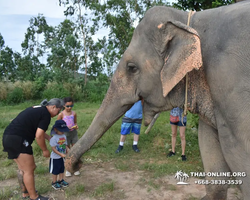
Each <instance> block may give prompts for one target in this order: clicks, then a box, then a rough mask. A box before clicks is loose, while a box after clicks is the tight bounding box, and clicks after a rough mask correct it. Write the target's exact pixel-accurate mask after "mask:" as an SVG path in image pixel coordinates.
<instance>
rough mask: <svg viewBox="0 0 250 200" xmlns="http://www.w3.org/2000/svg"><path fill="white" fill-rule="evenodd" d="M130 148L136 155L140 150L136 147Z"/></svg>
mask: <svg viewBox="0 0 250 200" xmlns="http://www.w3.org/2000/svg"><path fill="white" fill-rule="evenodd" d="M132 148H133V150H134V152H136V153H139V152H140V150H139V149H138V147H137V145H133V146H132Z"/></svg>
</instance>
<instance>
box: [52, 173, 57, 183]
mask: <svg viewBox="0 0 250 200" xmlns="http://www.w3.org/2000/svg"><path fill="white" fill-rule="evenodd" d="M52 181H53V183H55V182H56V181H57V175H54V174H52Z"/></svg>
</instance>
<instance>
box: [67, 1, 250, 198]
mask: <svg viewBox="0 0 250 200" xmlns="http://www.w3.org/2000/svg"><path fill="white" fill-rule="evenodd" d="M249 10H250V1H243V2H239V3H237V4H233V5H230V6H225V7H220V8H216V9H210V10H205V11H202V12H197V13H194V14H193V15H192V17H191V21H190V27H187V25H186V24H187V20H188V12H184V11H180V10H175V9H173V8H168V7H154V8H151V9H150V10H148V11H147V13H146V15H145V17H144V18H143V20H142V21H141V22H140V23H139V25H138V26H137V28H136V29H135V31H134V35H133V38H132V40H131V43H130V45H129V47H128V48H127V50H126V51H125V52H124V55H123V57H122V59H121V60H120V63H119V65H118V67H117V70H116V72H115V74H114V76H113V78H112V82H111V85H110V88H109V90H108V92H107V95H106V97H105V99H104V100H103V103H102V105H101V107H100V109H99V110H98V113H97V114H96V116H95V118H94V120H93V122H92V124H91V125H90V127H89V129H88V130H87V132H86V133H85V134H84V135H83V137H82V138H81V139H80V140H79V141H78V142H77V143H76V145H75V146H74V147H73V148H72V149H71V151H70V153H69V155H68V156H67V158H66V168H67V169H68V170H69V171H73V170H75V169H76V168H77V164H78V162H77V161H78V159H79V158H80V157H81V156H82V154H83V153H84V152H86V151H87V150H88V149H90V148H91V146H92V145H93V144H94V143H95V142H96V141H97V140H98V139H100V137H101V136H102V135H103V134H104V133H105V131H106V130H107V129H108V128H109V127H110V126H112V124H113V123H114V122H116V120H117V119H119V118H120V117H121V116H122V115H123V114H124V113H125V111H127V110H128V109H129V108H130V107H131V106H132V104H133V103H134V102H136V101H137V100H139V99H140V98H143V99H144V107H143V112H144V123H145V124H146V125H147V124H149V123H150V122H151V120H152V118H153V117H154V115H155V114H156V113H158V112H161V111H166V110H170V109H172V108H173V107H176V106H179V107H181V106H183V104H184V99H185V80H186V78H185V76H186V74H187V72H189V73H188V77H189V81H188V109H189V111H190V112H192V113H198V114H199V116H200V122H199V145H200V151H201V156H202V161H203V164H204V168H205V171H206V172H228V171H231V172H242V171H244V172H246V173H247V175H248V176H247V177H244V178H242V177H237V179H241V180H243V184H242V185H241V186H240V187H241V190H242V192H243V196H244V199H248V198H249V196H250V190H249V188H248V187H249V186H250V180H249V177H250V125H249V124H248V122H249V120H250V11H249ZM194 69H196V70H194ZM212 178H213V179H215V178H216V177H212ZM218 179H226V177H218ZM206 191H207V195H206V196H205V197H204V199H216V200H218V199H226V193H227V185H206Z"/></svg>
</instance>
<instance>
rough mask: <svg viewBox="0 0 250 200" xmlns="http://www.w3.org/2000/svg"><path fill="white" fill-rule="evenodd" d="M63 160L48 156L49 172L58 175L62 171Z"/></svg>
mask: <svg viewBox="0 0 250 200" xmlns="http://www.w3.org/2000/svg"><path fill="white" fill-rule="evenodd" d="M64 169H65V167H64V160H63V158H58V159H54V158H50V161H49V173H51V174H53V175H58V174H62V173H64Z"/></svg>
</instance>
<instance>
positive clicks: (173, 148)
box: [171, 124, 177, 153]
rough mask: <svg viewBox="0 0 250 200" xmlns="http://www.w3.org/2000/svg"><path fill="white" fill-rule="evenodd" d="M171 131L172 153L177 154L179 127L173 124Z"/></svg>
mask: <svg viewBox="0 0 250 200" xmlns="http://www.w3.org/2000/svg"><path fill="white" fill-rule="evenodd" d="M171 130H172V152H173V153H175V144H176V136H177V126H176V125H172V124H171Z"/></svg>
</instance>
